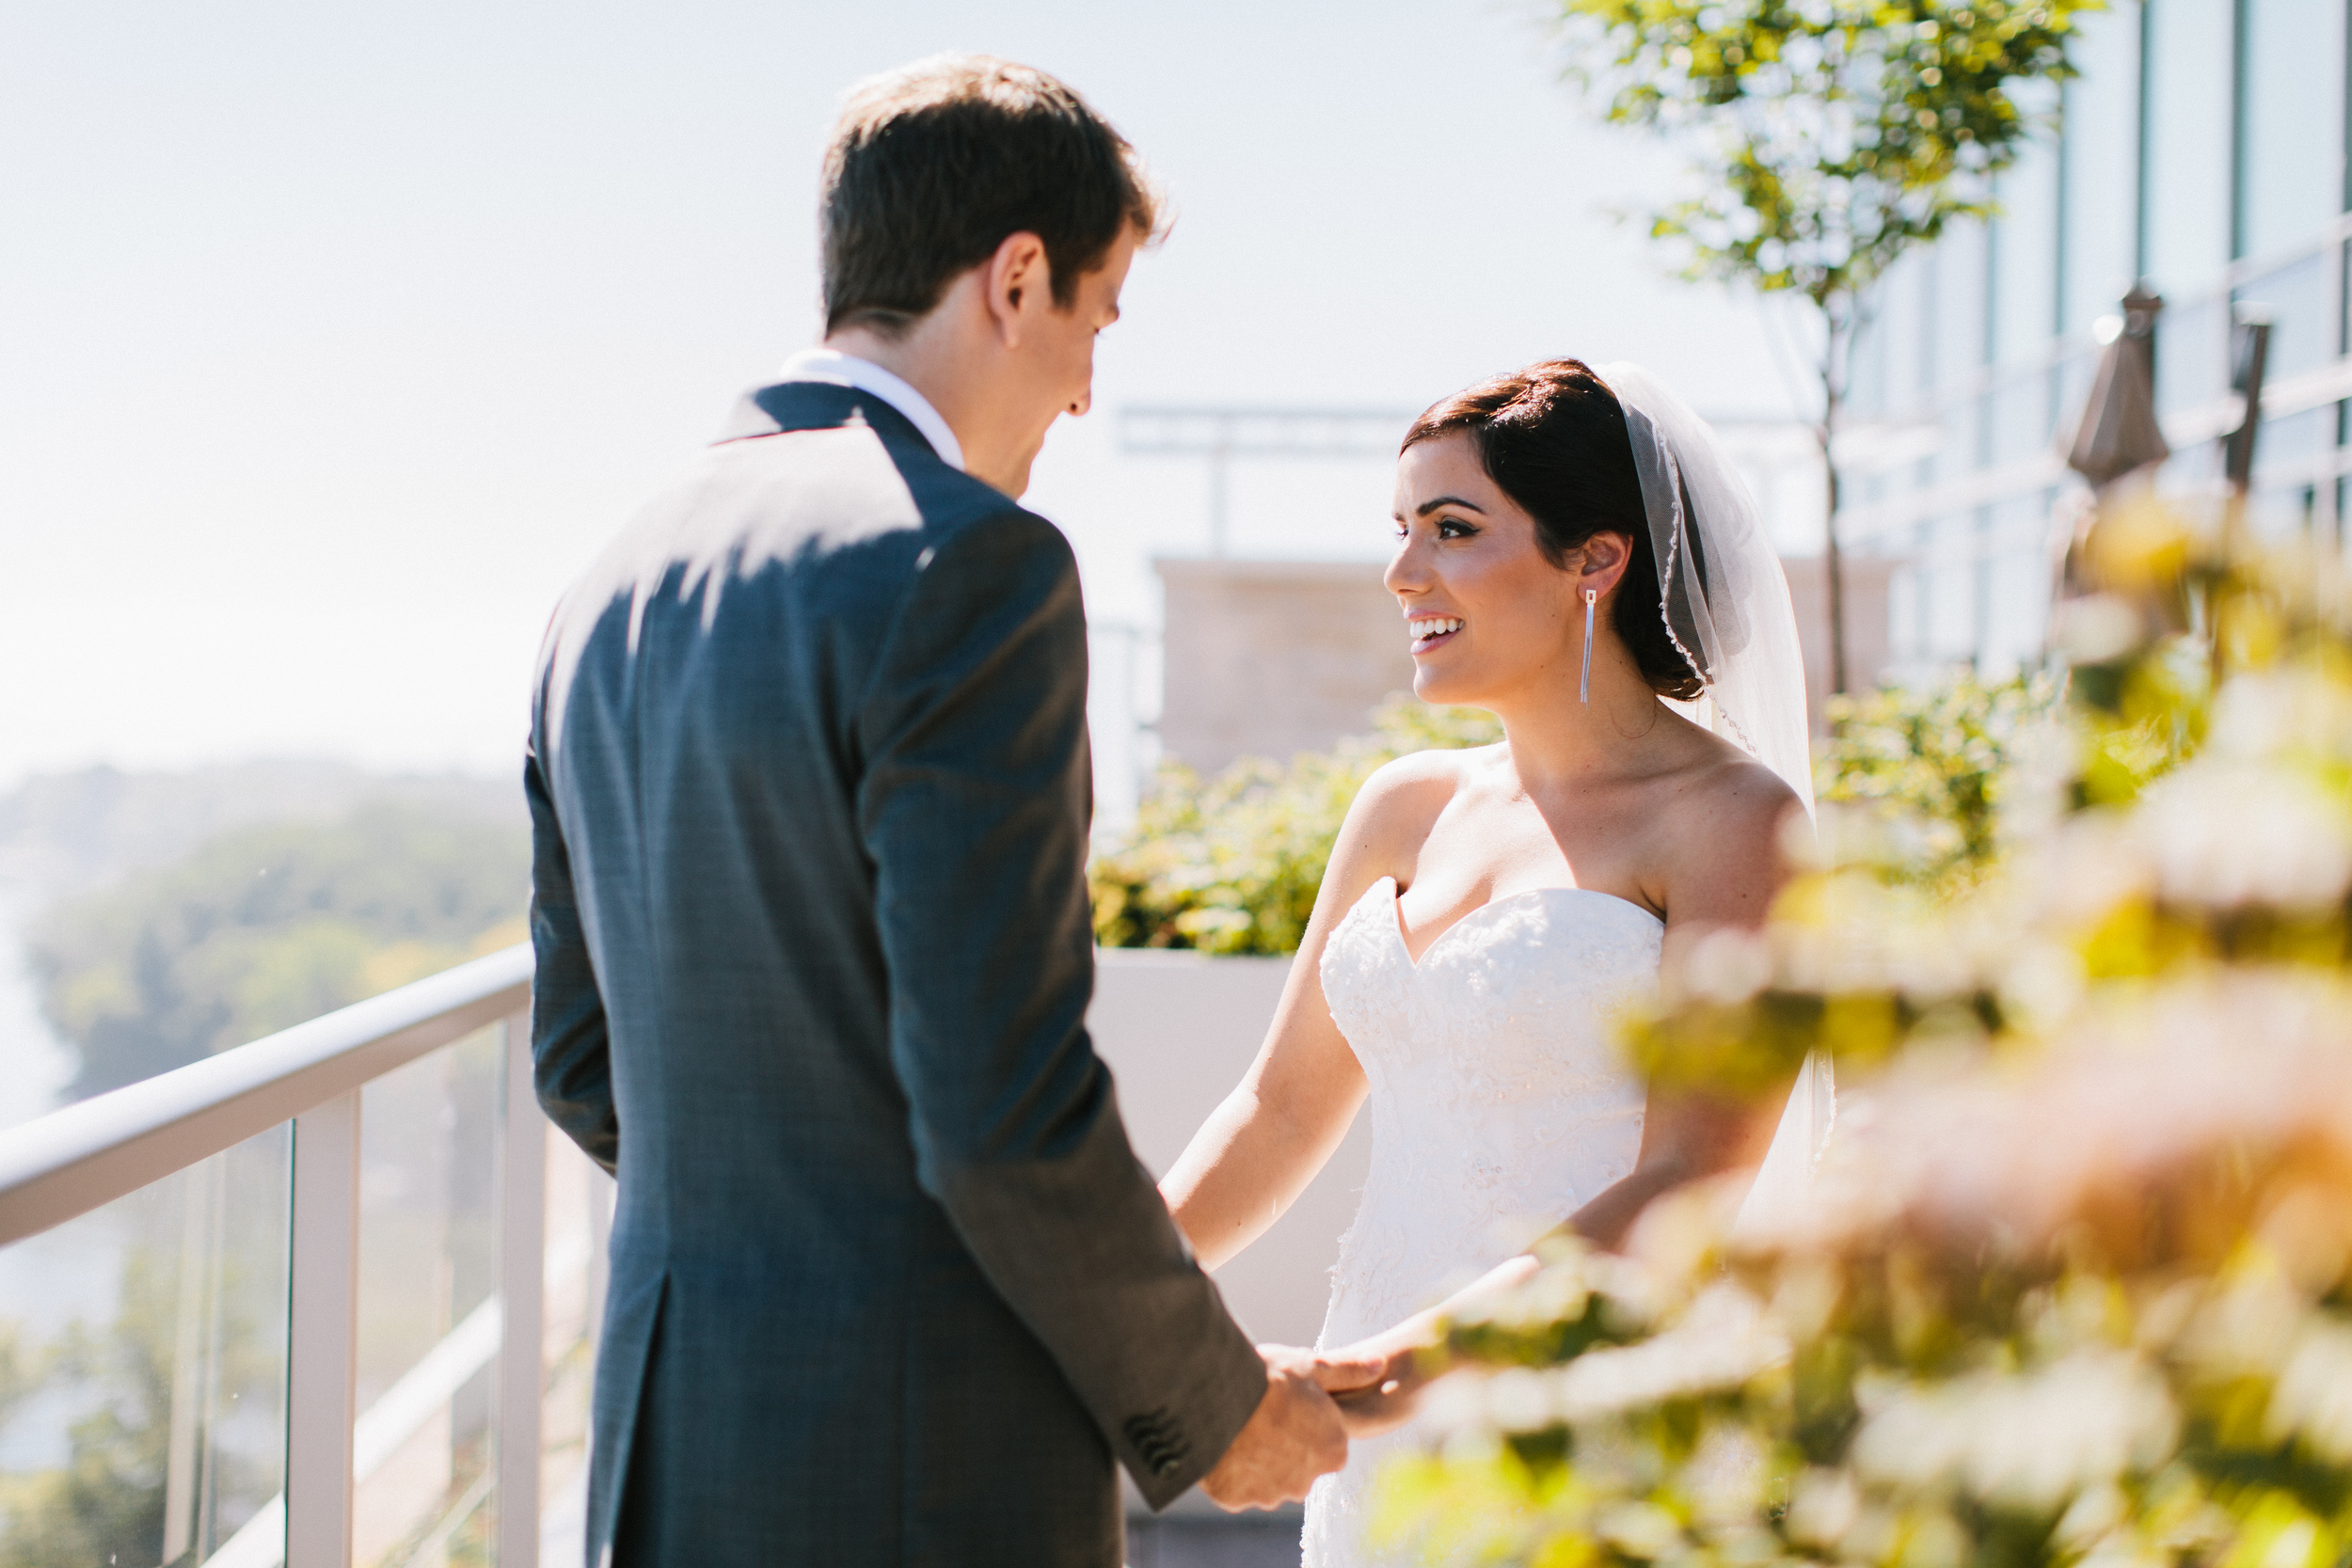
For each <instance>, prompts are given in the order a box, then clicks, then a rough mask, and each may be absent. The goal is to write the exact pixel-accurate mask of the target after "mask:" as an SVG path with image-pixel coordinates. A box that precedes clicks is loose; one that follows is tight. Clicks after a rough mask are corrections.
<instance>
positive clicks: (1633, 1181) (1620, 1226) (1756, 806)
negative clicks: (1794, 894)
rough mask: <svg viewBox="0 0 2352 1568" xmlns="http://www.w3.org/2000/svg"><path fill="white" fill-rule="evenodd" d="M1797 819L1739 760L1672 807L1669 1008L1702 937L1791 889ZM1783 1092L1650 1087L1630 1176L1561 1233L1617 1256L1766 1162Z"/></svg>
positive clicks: (1737, 923) (1753, 925) (1662, 974)
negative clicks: (1663, 1213) (1636, 1236)
mask: <svg viewBox="0 0 2352 1568" xmlns="http://www.w3.org/2000/svg"><path fill="white" fill-rule="evenodd" d="M1797 809H1799V808H1798V806H1797V800H1796V797H1795V796H1794V795H1793V794H1791V793H1790V792H1789V789H1788V785H1787V784H1783V783H1781V781H1780V779H1779V777H1778V776H1777V775H1775V774H1774V773H1773V772H1772V769H1770V768H1766V767H1765V766H1763V764H1761V763H1758V762H1754V761H1750V760H1749V759H1747V758H1745V757H1741V758H1740V759H1738V760H1737V761H1736V762H1733V763H1731V764H1729V765H1727V766H1725V767H1724V768H1721V769H1720V770H1719V771H1718V772H1717V773H1716V775H1715V776H1714V777H1712V778H1710V779H1709V780H1708V783H1707V784H1706V785H1705V786H1703V787H1701V788H1698V789H1694V790H1692V791H1691V792H1690V794H1689V795H1688V796H1686V797H1685V798H1684V799H1682V800H1678V801H1677V802H1676V807H1675V809H1674V812H1673V814H1672V816H1673V820H1672V821H1671V822H1669V823H1668V824H1667V826H1668V827H1669V828H1670V830H1671V831H1670V832H1667V833H1666V834H1664V835H1663V842H1664V843H1665V844H1666V845H1667V846H1669V851H1668V854H1667V856H1666V858H1665V860H1664V862H1663V863H1662V864H1661V866H1660V868H1659V872H1658V875H1657V879H1656V881H1655V884H1654V886H1653V887H1652V889H1650V890H1649V891H1650V894H1651V896H1653V897H1655V898H1656V899H1657V902H1658V904H1659V907H1660V908H1661V909H1663V910H1664V911H1666V939H1665V944H1664V948H1663V951H1662V952H1661V955H1660V963H1659V982H1660V984H1661V986H1662V987H1663V988H1664V990H1665V992H1666V995H1667V996H1668V998H1669V999H1671V998H1672V997H1673V996H1674V995H1675V993H1676V992H1677V990H1678V989H1679V988H1680V986H1681V984H1682V974H1683V966H1684V965H1685V964H1686V963H1687V962H1688V960H1689V958H1690V955H1691V951H1692V948H1693V947H1694V946H1695V945H1696V944H1697V942H1698V941H1699V939H1700V938H1702V937H1704V936H1705V935H1707V934H1708V932H1710V931H1715V930H1719V929H1723V928H1724V927H1730V928H1733V929H1737V930H1749V931H1753V930H1756V929H1759V928H1761V927H1762V926H1763V924H1764V918H1765V916H1766V915H1767V914H1769V913H1770V912H1771V911H1772V899H1773V897H1774V896H1775V895H1778V894H1779V892H1780V890H1781V888H1782V886H1783V885H1784V884H1785V883H1786V882H1787V881H1788V857H1787V856H1786V855H1785V854H1784V853H1783V851H1782V849H1781V832H1782V825H1783V823H1784V822H1785V821H1786V820H1787V819H1788V814H1789V813H1790V812H1792V811H1795V810H1797ZM1787 1099H1788V1085H1787V1084H1783V1085H1780V1087H1779V1090H1778V1092H1777V1093H1770V1092H1768V1093H1766V1094H1764V1095H1761V1096H1756V1097H1754V1098H1750V1097H1748V1096H1745V1095H1740V1096H1734V1095H1729V1094H1719V1093H1710V1092H1708V1090H1707V1089H1705V1088H1703V1087H1702V1088H1692V1087H1689V1086H1677V1087H1672V1088H1669V1087H1664V1086H1661V1085H1651V1087H1650V1090H1649V1098H1648V1101H1647V1102H1646V1103H1645V1107H1644V1109H1643V1112H1642V1147H1641V1150H1640V1152H1639V1153H1638V1154H1637V1155H1636V1156H1635V1158H1634V1163H1633V1169H1632V1170H1631V1171H1630V1172H1629V1173H1628V1174H1627V1175H1626V1176H1625V1177H1624V1178H1623V1179H1622V1180H1619V1181H1617V1182H1615V1183H1614V1184H1613V1185H1611V1186H1609V1187H1607V1188H1604V1189H1603V1190H1602V1191H1601V1192H1599V1193H1597V1194H1596V1195H1595V1196H1593V1198H1592V1199H1591V1200H1590V1201H1589V1202H1587V1203H1586V1204H1585V1205H1584V1206H1583V1207H1582V1208H1581V1209H1579V1210H1578V1211H1577V1212H1575V1213H1574V1214H1572V1215H1570V1216H1569V1217H1568V1221H1567V1225H1566V1227H1565V1228H1567V1229H1571V1230H1574V1231H1575V1232H1576V1233H1577V1234H1578V1235H1580V1236H1581V1237H1583V1238H1584V1239H1585V1240H1586V1241H1587V1242H1590V1243H1593V1244H1594V1245H1596V1246H1601V1247H1607V1248H1610V1249H1612V1250H1614V1249H1615V1248H1617V1247H1620V1246H1622V1245H1624V1243H1625V1238H1626V1233H1627V1232H1628V1231H1629V1230H1631V1229H1632V1228H1633V1222H1634V1221H1635V1220H1636V1219H1638V1218H1640V1216H1641V1213H1642V1211H1643V1210H1644V1209H1646V1208H1647V1207H1649V1205H1650V1203H1651V1202H1652V1201H1653V1200H1654V1199H1656V1198H1658V1197H1661V1196H1663V1195H1665V1194H1666V1193H1669V1192H1671V1191H1673V1190H1674V1189H1675V1188H1677V1187H1679V1186H1682V1185H1684V1184H1685V1183H1687V1182H1691V1181H1698V1180H1705V1179H1707V1178H1708V1177H1711V1176H1720V1175H1723V1174H1724V1173H1725V1172H1727V1171H1733V1170H1737V1169H1740V1167H1742V1166H1746V1167H1749V1168H1751V1169H1752V1168H1754V1167H1755V1166H1756V1165H1757V1164H1761V1163H1762V1161H1763V1159H1764V1151H1765V1149H1767V1148H1770V1147H1771V1145H1772V1128H1773V1126H1774V1124H1775V1123H1776V1122H1777V1121H1778V1119H1779V1115H1780V1109H1781V1104H1782V1102H1783V1101H1786V1100H1787Z"/></svg>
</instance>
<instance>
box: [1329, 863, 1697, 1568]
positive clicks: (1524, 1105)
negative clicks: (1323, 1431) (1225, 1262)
mask: <svg viewBox="0 0 2352 1568" xmlns="http://www.w3.org/2000/svg"><path fill="white" fill-rule="evenodd" d="M1663 930H1664V928H1663V927H1662V926H1661V924H1660V923H1659V920H1658V918H1657V916H1655V915H1653V914H1651V913H1650V912H1649V911H1646V910H1645V909H1643V908H1642V907H1641V906H1639V905H1637V904H1632V903H1629V902H1627V901H1626V900H1624V899H1622V898H1617V897H1613V896H1612V895H1608V894H1604V893H1595V892H1592V891H1590V890H1589V889H1581V888H1542V889H1536V890H1534V891H1531V892H1527V893H1521V894H1518V895H1513V896H1511V897H1508V898H1502V899H1497V900H1496V901H1495V902H1493V903H1491V904H1488V905H1486V906H1485V907H1484V908H1482V909H1478V910H1475V911H1471V912H1470V914H1469V915H1468V916H1466V917H1464V918H1463V919H1462V920H1461V921H1459V922H1457V923H1456V924H1454V926H1452V927H1448V928H1447V929H1446V930H1445V931H1444V932H1442V933H1441V934H1440V935H1439V936H1438V940H1437V941H1436V942H1434V943H1433V944H1432V945H1431V946H1430V947H1429V948H1428V949H1427V951H1425V952H1424V953H1422V958H1421V962H1420V963H1419V964H1415V963H1414V962H1413V961H1412V958H1411V957H1410V956H1409V954H1408V953H1407V952H1406V946H1405V938H1404V934H1403V932H1402V930H1401V929H1400V927H1399V926H1398V922H1397V910H1396V884H1395V882H1394V881H1393V880H1392V879H1389V878H1382V879H1380V880H1379V881H1378V882H1376V883H1375V884H1374V885H1373V886H1372V887H1371V888H1370V889H1369V890H1367V891H1366V892H1365V894H1364V895H1363V897H1362V898H1361V899H1359V900H1358V902H1357V904H1356V907H1355V908H1354V909H1352V910H1350V911H1348V912H1347V915H1346V917H1345V918H1344V919H1343V920H1342V921H1341V922H1340V924H1339V926H1338V927H1337V928H1336V929H1335V930H1333V932H1332V933H1331V940H1330V942H1328V943H1327V945H1326V946H1325V948H1324V953H1323V965H1322V971H1321V973H1322V976H1323V991H1324V996H1325V999H1326V1000H1327V1002H1328V1004H1329V1006H1330V1008H1331V1017H1332V1019H1333V1020H1334V1021H1335V1022H1337V1023H1338V1024H1339V1026H1340V1030H1341V1032H1342V1033H1343V1035H1345V1036H1346V1037H1347V1042H1348V1044H1349V1046H1350V1047H1351V1048H1353V1049H1354V1051H1355V1053H1356V1057H1357V1060H1358V1061H1359V1062H1361V1063H1362V1064H1363V1069H1364V1075H1365V1076H1366V1077H1367V1078H1368V1079H1369V1080H1370V1081H1371V1085H1372V1089H1371V1097H1370V1100H1369V1102H1368V1103H1369V1106H1370V1109H1371V1113H1372V1168H1371V1173H1370V1175H1369V1177H1368V1178H1367V1180H1366V1181H1365V1183H1364V1192H1363V1198H1362V1201H1361V1203H1360V1204H1359V1207H1358V1209H1357V1212H1356V1222H1355V1224H1354V1225H1352V1226H1351V1227H1349V1228H1348V1231H1347V1234H1346V1235H1345V1236H1344V1237H1343V1238H1342V1240H1341V1243H1340V1257H1339V1262H1338V1264H1337V1265H1336V1266H1335V1267H1334V1268H1333V1270H1332V1288H1331V1305H1330V1308H1329V1310H1328V1312H1327V1314H1326V1315H1325V1318H1324V1324H1323V1335H1322V1338H1321V1340H1320V1341H1319V1342H1320V1343H1321V1344H1322V1345H1324V1346H1327V1347H1328V1346H1339V1345H1344V1344H1348V1343H1350V1342H1352V1341H1354V1340H1356V1339H1359V1338H1363V1337H1364V1336H1365V1335H1367V1334H1372V1333H1375V1332H1377V1331H1378V1330H1380V1329H1384V1328H1388V1327H1390V1326H1391V1325H1392V1324H1394V1323H1397V1322H1398V1321H1399V1320H1401V1319H1403V1318H1406V1317H1409V1316H1411V1315H1412V1314H1413V1313H1415V1312H1418V1311H1420V1310H1421V1309H1422V1308H1423V1307H1429V1306H1431V1305H1433V1304H1435V1303H1436V1302H1438V1301H1439V1300H1441V1299H1443V1298H1444V1297H1445V1296H1446V1295H1447V1294H1448V1293H1450V1292H1451V1291H1454V1290H1455V1289H1458V1288H1459V1287H1460V1286H1462V1285H1464V1284H1466V1283H1468V1282H1469V1281H1470V1280H1471V1279H1474V1278H1476V1277H1477V1276H1478V1275H1482V1274H1484V1273H1486V1271H1487V1270H1488V1269H1490V1268H1492V1267H1494V1266H1495V1265H1496V1264H1497V1263H1500V1262H1502V1260H1503V1259H1507V1258H1510V1257H1511V1256H1513V1255H1514V1254H1516V1253H1518V1252H1519V1251H1522V1250H1524V1248H1525V1247H1526V1246H1527V1244H1528V1243H1530V1242H1532V1241H1534V1239H1535V1238H1536V1237H1537V1236H1539V1235H1541V1234H1543V1233H1544V1232H1545V1231H1547V1230H1549V1229H1550V1228H1551V1227H1554V1226H1556V1225H1558V1224H1559V1223H1560V1222H1561V1221H1562V1220H1563V1219H1565V1218H1566V1217H1567V1216H1568V1215H1569V1214H1571V1213H1573V1212H1575V1211H1576V1210H1577V1209H1578V1208H1580V1207H1581V1206H1582V1205H1583V1204H1584V1203H1585V1202H1587V1201H1588V1200H1590V1199H1591V1198H1592V1197H1593V1196H1595V1195H1597V1194H1598V1193H1599V1192H1600V1191H1601V1190H1602V1189H1604V1188H1606V1187H1608V1186H1609V1185H1610V1184H1612V1183H1613V1182H1614V1181H1616V1180H1619V1179H1620V1178H1622V1177H1623V1176H1625V1175H1626V1173H1627V1172H1629V1171H1630V1170H1631V1169H1632V1168H1633V1161H1634V1156H1635V1154H1636V1153H1637V1152H1638V1150H1639V1146H1640V1143H1641V1136H1642V1103H1643V1094H1642V1087H1641V1085H1640V1083H1639V1082H1638V1081H1637V1080H1636V1079H1635V1078H1634V1077H1633V1075H1632V1074H1631V1073H1630V1072H1629V1070H1628V1069H1626V1067H1625V1066H1624V1064H1623V1062H1622V1060H1621V1059H1620V1057H1619V1055H1618V1053H1617V1050H1616V1047H1615V1045H1614V1042H1613V1028H1612V1025H1613V1021H1614V1018H1615V1015H1616V1014H1618V1013H1619V1012H1620V1011H1621V1010H1622V1009H1623V1008H1624V1007H1625V1006H1627V1005H1628V1004H1629V1002H1631V1001H1633V1000H1634V999H1635V998H1637V997H1638V996H1640V995H1642V994H1643V993H1644V992H1645V991H1646V990H1649V989H1650V988H1652V987H1654V986H1655V985H1656V984H1657V979H1658V956H1659V944H1660V941H1661V937H1662V935H1663ZM1412 1441H1413V1434H1412V1429H1411V1428H1410V1427H1409V1426H1408V1427H1406V1429H1404V1430H1403V1431H1401V1432H1398V1433H1392V1434H1391V1435H1390V1436H1388V1437H1385V1438H1378V1439H1375V1440H1373V1441H1370V1442H1364V1443H1359V1444H1357V1445H1355V1447H1354V1449H1353V1451H1352V1452H1351V1453H1350V1456H1349V1459H1348V1465H1347V1468H1346V1469H1344V1470H1343V1471H1341V1472H1340V1473H1339V1474H1337V1475H1332V1476H1326V1477H1325V1478H1324V1479H1323V1480H1322V1481H1318V1482H1317V1483H1316V1484H1315V1489H1314V1493H1313V1495H1312V1496H1311V1497H1310V1498H1309V1499H1308V1503H1307V1527H1306V1534H1305V1547H1306V1563H1307V1565H1308V1568H1343V1565H1347V1564H1354V1563H1360V1562H1369V1561H1373V1560H1374V1559H1373V1558H1372V1557H1370V1555H1369V1554H1368V1553H1366V1552H1365V1550H1364V1548H1363V1547H1362V1546H1361V1545H1360V1544H1359V1540H1360V1537H1361V1534H1362V1531H1363V1527H1364V1524H1365V1522H1366V1519H1367V1517H1368V1513H1369V1510H1368V1505H1369V1503H1370V1500H1371V1499H1370V1491H1371V1485H1372V1481H1373V1479H1374V1476H1375V1472H1376V1470H1377V1469H1378V1467H1379V1465H1380V1463H1381V1462H1382V1461H1383V1460H1384V1459H1386V1458H1387V1457H1388V1456H1389V1455H1390V1454H1391V1453H1392V1452H1394V1451H1395V1450H1396V1449H1397V1448H1398V1447H1400V1446H1401V1445H1406V1444H1409V1443H1411V1442H1412Z"/></svg>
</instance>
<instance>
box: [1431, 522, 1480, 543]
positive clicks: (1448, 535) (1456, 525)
mask: <svg viewBox="0 0 2352 1568" xmlns="http://www.w3.org/2000/svg"><path fill="white" fill-rule="evenodd" d="M1477 533H1478V530H1477V529H1475V528H1474V527H1472V526H1471V525H1470V524H1469V523H1466V522H1464V521H1462V519H1460V518H1459V517H1440V518H1438V538H1440V539H1470V538H1475V537H1476V536H1477Z"/></svg>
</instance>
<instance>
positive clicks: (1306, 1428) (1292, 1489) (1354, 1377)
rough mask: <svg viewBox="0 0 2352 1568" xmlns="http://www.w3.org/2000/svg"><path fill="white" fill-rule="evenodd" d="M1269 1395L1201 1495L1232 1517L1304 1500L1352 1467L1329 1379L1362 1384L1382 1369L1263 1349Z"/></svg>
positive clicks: (1206, 1478)
mask: <svg viewBox="0 0 2352 1568" xmlns="http://www.w3.org/2000/svg"><path fill="white" fill-rule="evenodd" d="M1258 1354H1259V1355H1260V1356H1262V1357H1263V1358H1264V1361H1265V1381H1266V1390H1265V1396H1264V1398H1263V1399H1261V1400H1260V1401H1259V1402H1258V1408H1257V1410H1256V1411H1255V1412H1254V1413H1253V1414H1252V1415H1251V1416H1250V1418H1249V1420H1248V1424H1247V1425H1245V1426H1244V1427H1243V1428H1242V1429H1241V1432H1240V1434H1239V1435H1237V1436H1236V1437H1234V1439H1233V1441H1232V1446H1231V1447H1230V1448H1228V1449H1226V1450H1225V1454H1224V1457H1223V1458H1221V1459H1219V1460H1218V1461H1217V1462H1216V1468H1215V1469H1213V1470H1211V1471H1210V1472H1209V1473H1208V1474H1207V1475H1205V1476H1203V1477H1202V1478H1201V1479H1200V1490H1201V1491H1203V1492H1205V1493H1207V1494H1208V1497H1209V1500H1210V1501H1211V1502H1213V1503H1215V1504H1216V1505H1217V1507H1219V1508H1221V1509H1224V1510H1225V1511H1226V1512H1227V1513H1240V1512H1241V1511H1242V1510H1243V1509H1245V1508H1274V1507H1277V1506H1279V1505H1280V1504H1282V1503H1287V1502H1299V1501H1302V1500H1304V1499H1305V1497H1306V1496H1307V1488H1308V1487H1309V1486H1311V1485H1312V1484H1313V1483H1314V1479H1315V1478H1316V1477H1317V1476H1326V1475H1329V1474H1330V1473H1331V1472H1332V1471H1334V1470H1336V1469H1338V1468H1339V1467H1340V1466H1341V1465H1344V1464H1346V1463H1347V1429H1346V1427H1345V1425H1344V1423H1343V1421H1342V1419H1341V1416H1340V1411H1339V1407H1338V1406H1337V1405H1335V1404H1333V1403H1332V1402H1331V1396H1330V1395H1329V1394H1328V1393H1327V1392H1325V1391H1324V1390H1325V1386H1326V1385H1325V1383H1324V1379H1325V1378H1327V1377H1328V1378H1330V1379H1332V1380H1334V1381H1335V1382H1336V1383H1338V1384H1339V1385H1340V1386H1362V1385H1364V1384H1367V1383H1369V1382H1371V1381H1372V1380H1373V1379H1374V1377H1375V1376H1376V1375H1377V1373H1378V1371H1379V1367H1378V1365H1377V1364H1376V1363H1375V1362H1373V1361H1371V1360H1368V1359H1367V1360H1352V1359H1349V1358H1348V1357H1346V1356H1344V1355H1339V1356H1320V1357H1319V1356H1316V1355H1315V1354H1312V1353H1311V1352H1308V1351H1303V1350H1294V1349H1292V1348H1291V1347H1290V1346H1288V1345H1260V1346H1259V1347H1258Z"/></svg>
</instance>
